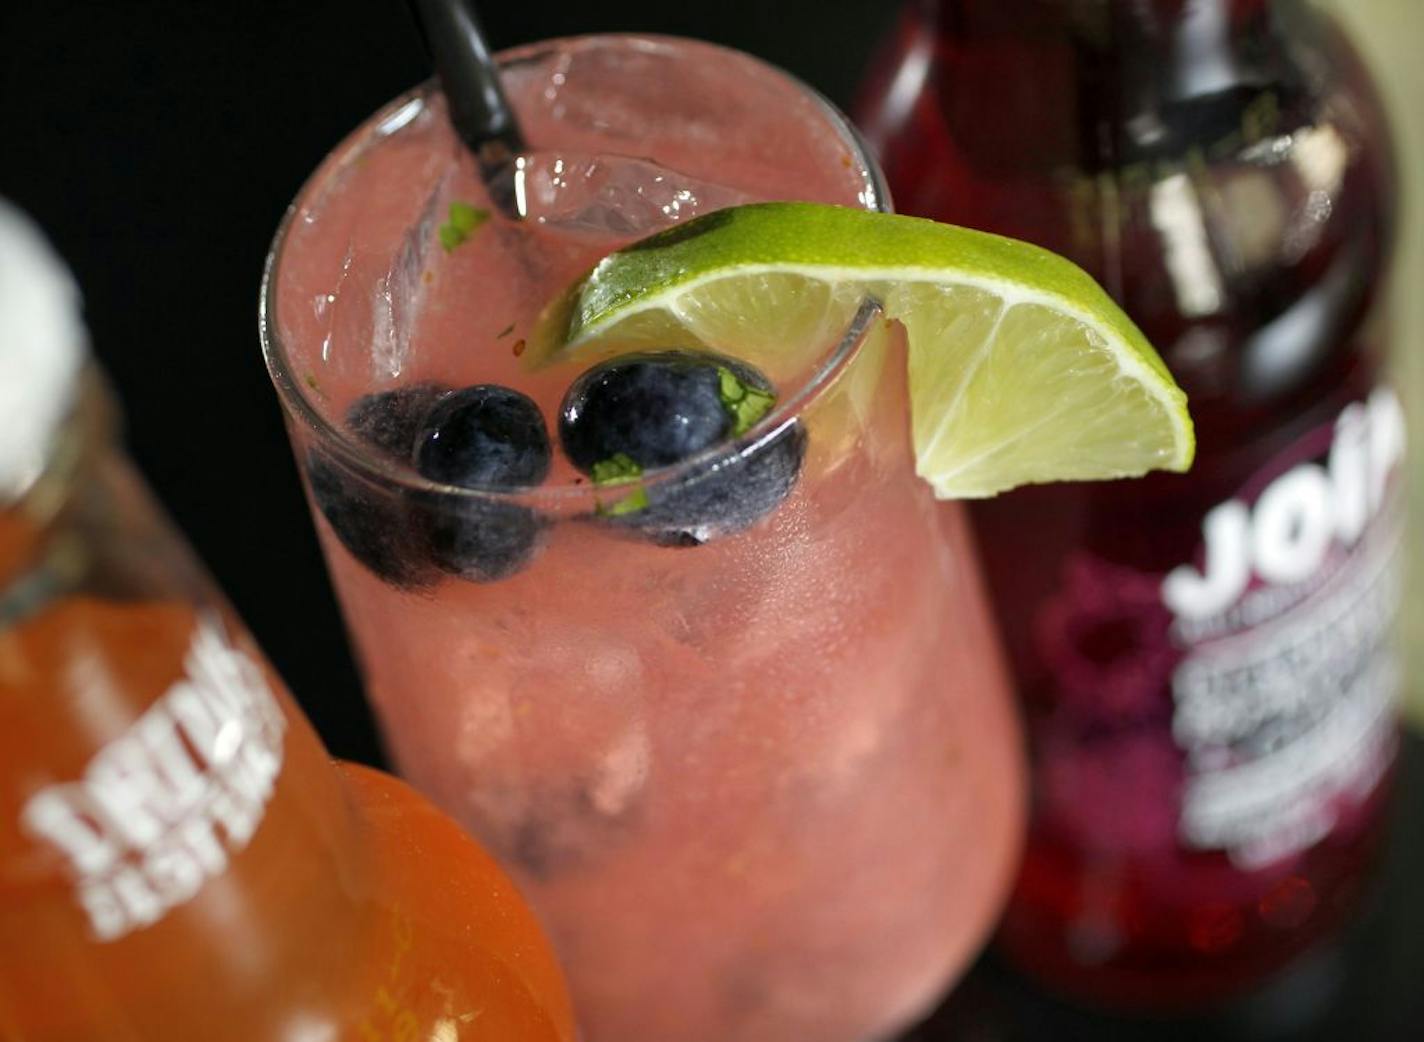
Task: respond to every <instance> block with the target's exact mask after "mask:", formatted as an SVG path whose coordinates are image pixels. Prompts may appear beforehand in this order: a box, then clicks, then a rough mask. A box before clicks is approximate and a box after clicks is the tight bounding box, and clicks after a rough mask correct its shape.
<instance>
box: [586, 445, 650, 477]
mask: <svg viewBox="0 0 1424 1042" xmlns="http://www.w3.org/2000/svg"><path fill="white" fill-rule="evenodd" d="M590 476H591V477H592V478H593V483H594V484H595V485H626V484H627V483H628V482H630V481H636V480H637V479H638V478H640V477H642V476H643V468H642V467H640V466H638V464H637V463H635V462H634V461H633V460H632V459H631V458H630V457H629V456H628V455H627V454H626V453H622V452H619V453H616V454H615V455H613V456H610V457H609V458H608V459H601V460H599V461H598V462H597V463H595V464H594V465H593V469H592V471H590Z"/></svg>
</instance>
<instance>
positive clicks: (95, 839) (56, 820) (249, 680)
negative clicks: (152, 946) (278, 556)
mask: <svg viewBox="0 0 1424 1042" xmlns="http://www.w3.org/2000/svg"><path fill="white" fill-rule="evenodd" d="M285 729H286V719H285V718H284V717H283V716H282V711H281V708H280V707H279V706H278V704H277V701H276V699H275V698H274V697H273V695H272V691H271V689H270V688H269V687H268V685H267V681H266V678H265V677H264V676H263V673H262V670H261V669H260V668H259V667H258V666H257V664H256V663H254V662H253V661H252V660H251V659H250V658H248V657H247V656H246V655H244V654H243V653H242V652H241V651H239V650H238V649H237V648H235V647H233V645H232V644H231V643H230V642H229V640H228V639H227V637H226V635H225V633H224V631H223V628H222V624H221V622H220V621H219V620H218V619H217V618H216V617H205V618H203V619H202V620H201V621H200V622H199V624H198V626H197V628H196V629H195V630H194V633H193V639H192V643H191V645H190V646H189V649H188V653H187V655H186V657H185V659H184V676H183V677H182V678H181V679H180V680H178V681H177V682H175V683H174V684H173V685H172V686H171V687H170V688H169V689H168V690H167V691H166V692H164V694H163V695H162V696H161V697H159V698H158V699H157V700H156V701H155V702H154V703H153V704H152V705H151V706H149V708H148V709H147V710H146V711H145V712H144V713H143V715H142V716H140V717H139V718H138V719H137V720H136V721H134V723H133V724H132V725H131V726H130V727H129V728H128V730H127V731H125V732H124V734H122V735H120V736H119V737H118V738H116V739H114V740H113V741H111V742H109V743H108V744H107V745H105V746H104V747H103V748H102V749H100V750H99V751H98V752H97V753H96V754H95V755H94V757H93V758H92V759H91V760H90V761H89V763H88V765H87V766H86V767H85V770H84V775H83V777H82V778H81V779H80V780H78V781H72V782H63V783H60V784H56V785H50V786H47V787H46V788H43V789H40V790H39V791H38V792H36V793H35V794H34V795H33V796H31V797H30V799H29V800H28V801H27V802H26V804H25V806H24V808H23V810H22V812H21V821H22V824H23V825H24V827H25V829H26V830H27V831H28V832H30V833H31V834H32V835H34V836H36V837H38V838H40V839H41V840H44V841H46V842H48V843H50V844H52V845H53V846H55V847H57V848H58V849H59V850H60V851H61V852H63V854H64V855H65V859H66V861H67V863H68V866H69V869H70V873H71V875H72V877H73V880H74V886H75V893H76V898H77V900H78V902H79V905H80V907H81V908H83V910H84V912H85V914H86V915H87V916H88V919H89V924H90V927H91V929H92V931H93V935H94V937H95V938H96V939H97V940H99V941H113V940H117V939H118V938H120V937H123V936H124V935H125V934H127V933H129V932H131V931H133V930H137V929H140V928H142V927H145V926H150V925H152V924H153V923H156V922H158V921H159V920H160V919H161V918H163V916H164V915H165V914H166V913H167V912H168V910H169V909H171V908H174V907H176V906H178V905H180V904H183V903H184V902H185V901H187V900H189V899H190V898H191V897H193V896H194V895H195V894H196V893H197V892H198V890H199V888H200V887H202V885H203V883H204V882H205V881H207V880H208V879H210V878H212V877H214V876H217V875H220V874H221V873H222V872H223V871H225V870H226V868H227V865H228V860H229V858H230V856H231V855H233V854H236V853H238V852H239V851H241V850H242V849H243V848H244V847H246V846H247V843H248V842H249V840H251V838H252V836H253V834H254V833H255V832H256V831H257V827H258V825H259V824H260V823H261V821H262V817H263V813H264V812H265V809H266V806H267V802H268V800H269V799H270V798H271V796H272V788H273V784H274V783H275V781H276V778H277V775H278V773H279V772H280V771H281V767H282V736H283V732H284V731H285Z"/></svg>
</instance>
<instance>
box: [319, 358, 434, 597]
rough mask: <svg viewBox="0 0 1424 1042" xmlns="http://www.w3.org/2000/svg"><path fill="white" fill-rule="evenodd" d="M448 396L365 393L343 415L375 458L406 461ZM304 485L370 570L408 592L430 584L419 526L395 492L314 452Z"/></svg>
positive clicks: (429, 388)
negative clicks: (428, 419)
mask: <svg viewBox="0 0 1424 1042" xmlns="http://www.w3.org/2000/svg"><path fill="white" fill-rule="evenodd" d="M448 393H449V389H448V388H444V387H440V386H438V385H436V384H429V383H421V384H412V385H411V386H409V387H397V388H395V389H393V390H389V391H379V392H377V393H375V394H368V395H365V396H364V397H362V398H358V399H357V400H356V401H355V402H353V403H352V405H351V407H350V408H349V409H347V410H346V427H347V429H348V430H349V431H350V432H351V433H352V434H354V435H355V436H356V437H357V438H358V439H359V440H360V441H361V442H362V443H364V444H365V445H367V446H369V447H371V448H374V449H376V450H378V451H379V452H380V453H381V454H382V455H384V456H386V457H388V458H389V459H392V460H401V461H405V460H408V459H410V453H411V448H412V446H413V445H414V444H415V436H416V434H417V432H418V431H419V430H420V425H421V423H422V422H424V420H425V415H426V413H428V412H429V411H430V410H431V408H432V407H433V406H434V405H435V403H436V402H437V401H439V400H440V398H441V397H442V396H444V395H446V394H448ZM307 483H308V484H309V485H310V487H311V493H312V498H313V499H314V500H315V501H316V505H317V508H318V509H319V510H320V511H321V512H322V514H323V515H324V516H325V517H326V520H327V522H328V523H329V524H330V525H331V529H332V531H333V532H335V533H336V537H337V538H338V539H340V540H341V543H342V545H343V546H345V547H346V549H347V550H349V551H351V556H353V557H355V558H356V559H357V560H358V561H360V562H361V563H362V564H364V565H365V566H366V567H367V568H369V569H370V570H371V571H372V572H374V573H375V574H376V575H378V576H380V577H381V578H382V579H385V580H386V581H387V582H389V583H392V584H393V585H396V586H401V587H407V588H409V587H417V586H424V585H426V584H427V583H429V582H431V581H432V580H433V579H434V569H433V568H432V567H431V566H430V563H429V554H428V552H427V549H426V538H425V531H424V528H423V526H422V524H421V521H420V519H419V518H418V517H415V516H413V515H412V512H411V510H410V508H409V504H408V502H407V500H406V498H405V497H404V496H403V495H402V494H401V493H400V492H398V491H396V490H393V489H389V488H382V487H378V486H377V485H376V484H374V483H372V482H370V481H367V480H365V479H363V478H361V477H358V476H357V475H356V474H355V473H353V472H352V471H351V470H350V469H349V468H348V467H346V466H345V465H343V464H341V463H338V462H337V461H336V459H335V458H334V457H333V456H331V455H329V454H327V453H326V452H323V451H322V450H320V449H313V450H311V451H310V452H309V453H308V454H307Z"/></svg>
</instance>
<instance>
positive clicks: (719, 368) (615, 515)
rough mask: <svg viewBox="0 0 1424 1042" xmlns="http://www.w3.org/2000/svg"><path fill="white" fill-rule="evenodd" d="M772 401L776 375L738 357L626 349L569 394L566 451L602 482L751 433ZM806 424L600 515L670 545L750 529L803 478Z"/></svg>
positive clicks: (562, 431) (563, 413) (563, 433)
mask: <svg viewBox="0 0 1424 1042" xmlns="http://www.w3.org/2000/svg"><path fill="white" fill-rule="evenodd" d="M774 402H775V391H774V389H773V387H772V385H771V382H770V381H769V380H767V378H766V377H765V376H763V375H762V374H761V373H760V372H758V371H757V370H756V369H754V368H752V367H751V366H749V365H747V364H746V363H745V362H741V361H739V360H737V359H734V358H727V357H724V356H721V355H715V354H710V353H701V352H691V351H661V352H654V353H648V354H637V355H624V356H623V357H621V358H616V359H613V360H611V361H608V362H604V363H602V364H600V365H597V366H595V367H593V368H592V369H590V370H588V371H587V372H586V373H584V374H583V375H582V376H580V377H579V378H578V380H576V381H575V382H574V384H573V386H572V387H570V388H569V391H568V393H567V394H566V395H565V396H564V402H563V405H562V407H561V409H560V416H559V440H560V442H561V443H562V445H563V447H564V452H565V453H566V454H567V455H568V457H569V459H570V460H571V461H572V462H573V464H574V466H576V467H578V468H579V469H580V470H581V471H583V472H584V473H586V474H590V475H592V476H593V478H594V480H595V482H596V483H599V484H602V483H605V482H607V481H608V480H609V479H610V478H611V479H614V480H617V479H629V478H633V477H636V476H638V475H640V474H642V473H645V472H647V471H650V470H654V469H656V468H659V467H667V466H671V465H672V464H675V463H679V462H681V461H683V460H686V459H688V458H689V457H692V456H695V455H697V454H699V453H701V452H703V451H704V450H707V449H709V448H711V447H713V446H715V445H718V444H721V443H724V442H728V441H730V440H731V439H733V438H735V437H737V436H739V435H741V434H743V433H745V431H746V430H747V429H748V428H750V427H751V426H752V425H754V424H755V422H756V421H757V420H758V419H760V418H761V416H762V415H764V414H765V413H766V412H767V411H768V410H769V409H770V408H771V406H772V404H773V403H774ZM805 450H806V436H805V432H804V430H803V429H802V428H801V426H800V424H799V422H793V423H790V424H788V425H786V426H785V427H783V428H781V429H780V430H779V431H777V432H776V433H775V434H773V435H772V436H771V437H770V438H768V439H766V440H764V441H762V442H759V443H758V444H756V445H754V446H751V447H746V446H742V447H741V451H733V450H731V449H730V448H729V451H728V452H727V453H726V454H725V455H722V456H719V457H715V458H713V459H710V460H708V461H705V462H703V463H700V464H698V465H697V466H696V467H695V468H693V470H692V471H691V472H689V473H687V474H684V475H680V476H678V477H677V478H676V479H672V480H669V481H668V482H666V483H659V482H653V483H651V484H650V485H649V486H648V487H647V489H646V491H645V492H642V493H634V494H633V495H632V496H631V497H625V498H624V499H623V500H622V501H620V502H619V503H618V504H617V505H616V506H615V507H613V508H612V510H605V512H604V514H603V517H602V519H603V520H604V521H605V522H607V523H610V524H614V525H618V526H620V527H623V528H627V529H630V530H632V531H635V532H637V533H638V534H639V535H641V536H643V537H644V538H648V539H651V540H653V541H654V542H658V543H661V544H664V545H673V546H696V545H699V544H701V543H705V542H707V541H708V540H709V539H714V538H718V537H720V536H723V535H730V534H732V533H735V532H739V531H742V530H743V529H745V528H748V527H750V526H751V525H752V524H754V523H755V522H757V521H758V520H760V519H761V518H762V517H764V516H765V515H766V514H768V513H770V512H771V511H772V510H774V509H775V508H776V507H777V505H778V504H780V503H781V501H782V500H783V499H785V498H786V496H787V494H788V493H789V492H790V491H791V489H792V487H793V486H794V485H795V483H796V478H797V476H798V475H799V474H800V470H801V463H802V460H803V458H804V456H805Z"/></svg>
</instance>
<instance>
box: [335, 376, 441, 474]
mask: <svg viewBox="0 0 1424 1042" xmlns="http://www.w3.org/2000/svg"><path fill="white" fill-rule="evenodd" d="M449 393H450V389H449V388H448V387H441V386H440V385H438V384H431V383H420V384H412V385H411V386H409V387H397V388H395V389H394V390H391V391H379V392H377V393H376V394H368V395H365V396H364V397H361V398H358V399H356V401H355V402H353V403H352V405H351V408H349V409H347V410H346V428H347V430H349V431H351V433H352V434H354V435H356V437H358V438H360V439H361V440H362V441H363V442H365V443H366V444H367V445H370V446H371V447H373V448H377V449H380V450H381V451H382V452H383V453H385V454H386V455H387V456H389V457H391V458H392V459H398V460H400V461H402V462H407V461H409V459H410V454H411V451H412V449H413V448H414V447H415V438H416V435H417V434H418V433H419V432H420V427H421V424H423V423H424V422H425V417H426V415H427V414H428V413H429V412H430V410H431V409H432V408H434V406H435V403H436V402H438V401H440V399H441V398H443V397H445V396H446V395H448V394H449Z"/></svg>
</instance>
